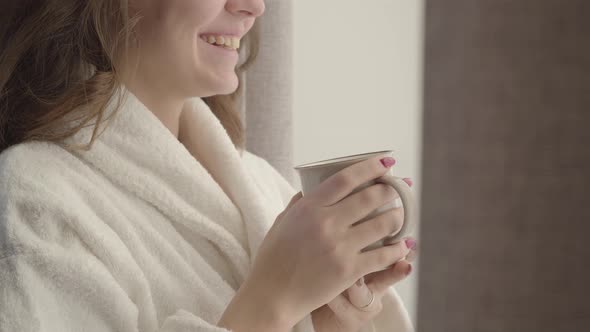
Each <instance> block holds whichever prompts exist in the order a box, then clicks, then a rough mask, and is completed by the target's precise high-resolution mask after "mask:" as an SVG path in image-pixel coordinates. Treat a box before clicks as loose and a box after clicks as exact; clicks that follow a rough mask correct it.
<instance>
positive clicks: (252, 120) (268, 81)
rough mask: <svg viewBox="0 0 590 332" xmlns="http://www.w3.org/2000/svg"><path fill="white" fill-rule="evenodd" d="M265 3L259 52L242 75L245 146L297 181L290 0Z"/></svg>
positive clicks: (293, 180) (290, 178)
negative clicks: (250, 66)
mask: <svg viewBox="0 0 590 332" xmlns="http://www.w3.org/2000/svg"><path fill="white" fill-rule="evenodd" d="M265 3H266V11H265V13H264V15H263V16H262V17H261V18H260V28H261V35H262V38H261V45H260V53H259V56H258V59H257V60H256V63H255V64H254V65H253V66H252V68H250V70H249V71H248V73H247V75H246V84H245V103H244V104H243V106H244V108H245V113H244V114H243V119H244V123H245V125H246V148H247V149H248V150H249V151H252V152H253V153H255V154H258V155H260V156H261V157H263V158H265V159H267V160H268V161H269V162H270V163H271V164H272V165H273V166H275V167H276V168H277V170H278V171H279V172H281V174H283V176H285V178H287V180H288V181H290V182H291V183H292V184H294V185H297V184H298V182H296V174H295V172H294V170H293V117H292V111H293V110H292V107H293V103H292V99H293V91H292V89H293V82H292V77H293V52H292V47H293V46H292V43H293V37H292V36H293V18H292V15H293V2H292V0H266V2H265Z"/></svg>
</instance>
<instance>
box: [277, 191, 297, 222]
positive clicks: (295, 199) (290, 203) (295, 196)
mask: <svg viewBox="0 0 590 332" xmlns="http://www.w3.org/2000/svg"><path fill="white" fill-rule="evenodd" d="M301 197H303V193H302V192H301V191H299V192H298V193H296V194H295V195H294V196H293V197H291V200H290V201H289V204H287V206H286V207H285V209H284V210H283V212H281V213H280V214H279V215H278V216H277V220H278V219H280V218H281V217H282V216H283V215H284V214H285V213H287V211H289V209H290V208H291V207H292V206H293V205H294V204H295V203H297V201H298V200H300V199H301Z"/></svg>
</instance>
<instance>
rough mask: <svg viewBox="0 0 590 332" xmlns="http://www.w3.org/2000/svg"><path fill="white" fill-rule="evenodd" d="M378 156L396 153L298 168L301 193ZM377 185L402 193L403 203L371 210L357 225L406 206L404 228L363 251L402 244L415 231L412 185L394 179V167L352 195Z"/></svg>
mask: <svg viewBox="0 0 590 332" xmlns="http://www.w3.org/2000/svg"><path fill="white" fill-rule="evenodd" d="M376 155H383V157H392V155H393V150H385V151H375V152H367V153H362V154H355V155H348V156H342V157H338V158H332V159H326V160H321V161H316V162H312V163H306V164H302V165H298V166H295V167H294V169H295V170H296V171H297V172H298V174H299V178H300V179H301V187H302V188H301V192H302V193H303V196H305V194H306V193H309V192H310V191H311V190H312V189H313V188H315V187H316V186H317V185H319V184H320V183H321V182H322V181H324V180H325V179H327V178H328V177H330V176H332V175H334V174H335V173H338V172H339V171H341V170H343V169H344V168H347V167H348V166H351V165H353V164H356V163H358V162H361V161H363V160H366V159H368V158H371V157H374V156H376ZM376 183H384V184H388V185H390V186H392V187H393V188H394V189H395V190H396V191H397V193H398V194H399V196H400V198H401V204H400V199H399V198H398V199H396V200H394V201H392V202H390V203H387V204H385V205H383V206H381V207H379V208H378V209H376V210H374V211H372V212H371V213H369V214H368V215H367V216H366V217H364V218H363V219H361V220H359V221H357V222H356V223H355V224H354V225H358V224H360V223H362V222H365V221H367V220H369V219H371V218H373V217H375V216H377V215H379V214H381V213H383V212H386V211H388V210H390V209H393V208H399V207H403V209H404V223H403V225H402V228H401V229H400V230H399V231H398V232H397V233H395V234H391V235H389V236H386V237H384V238H383V239H381V240H379V241H377V242H375V243H373V244H371V245H370V246H368V247H366V248H365V249H364V251H367V250H372V249H375V248H378V247H380V246H383V245H385V244H388V243H394V242H398V241H400V240H401V239H403V238H404V237H406V236H408V235H409V234H410V233H411V232H412V231H413V229H414V225H415V220H414V218H415V216H416V213H417V211H416V203H415V200H414V196H413V194H412V190H411V188H410V186H409V185H408V184H407V183H406V182H405V181H403V180H402V179H401V178H399V177H395V176H393V167H391V168H389V170H388V171H387V173H386V174H385V175H383V176H381V177H378V178H375V179H373V180H370V181H368V182H365V183H363V184H362V185H360V186H359V187H357V188H355V189H354V190H353V191H352V192H351V193H350V194H349V195H352V194H354V193H356V192H358V191H360V190H362V189H364V188H366V187H368V186H371V185H373V184H376Z"/></svg>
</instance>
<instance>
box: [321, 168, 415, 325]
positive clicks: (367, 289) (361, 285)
mask: <svg viewBox="0 0 590 332" xmlns="http://www.w3.org/2000/svg"><path fill="white" fill-rule="evenodd" d="M404 181H406V182H407V183H408V185H410V186H412V181H411V180H410V179H404ZM398 217H399V218H401V219H402V220H403V212H402V213H401V216H398ZM405 241H406V244H407V247H408V248H410V249H411V251H410V253H409V254H408V255H407V256H406V258H405V259H404V260H400V261H398V262H397V263H395V264H393V265H391V266H390V267H389V268H388V269H386V270H383V271H378V272H374V273H371V274H368V275H366V276H364V277H361V278H360V279H359V280H358V281H357V282H356V283H355V284H354V285H352V286H351V287H349V288H348V289H347V290H346V291H345V292H343V293H341V294H339V295H338V296H336V298H334V299H333V300H332V301H330V302H329V303H327V304H325V305H323V306H321V307H319V308H318V309H316V310H314V311H313V312H312V314H311V316H312V321H313V325H314V329H315V330H316V331H317V332H336V331H338V332H359V331H360V330H361V329H362V328H363V327H365V326H366V325H367V324H368V323H370V321H371V320H372V319H373V318H375V317H376V316H377V315H378V314H379V313H380V312H381V310H382V303H381V299H382V297H383V296H384V295H385V294H386V292H387V289H388V288H389V287H391V286H393V285H394V284H395V283H397V282H400V281H402V280H403V279H405V278H406V277H407V276H409V275H410V273H411V272H412V265H411V264H410V262H412V261H413V260H414V259H415V258H416V256H417V247H416V241H415V240H414V239H411V238H408V239H406V240H405Z"/></svg>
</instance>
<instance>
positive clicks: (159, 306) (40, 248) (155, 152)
mask: <svg viewBox="0 0 590 332" xmlns="http://www.w3.org/2000/svg"><path fill="white" fill-rule="evenodd" d="M113 105H114V101H113V102H112V103H111V104H110V106H109V108H108V109H107V112H111V111H112V110H113V109H114V107H113ZM187 105H188V107H187V108H186V109H188V111H191V112H195V113H194V119H196V120H195V123H194V124H193V127H194V130H196V131H198V135H199V137H202V139H201V140H198V142H193V143H194V144H193V145H192V147H191V151H189V150H187V148H186V147H185V145H183V144H182V143H181V142H179V141H178V140H177V138H176V137H175V136H174V135H172V133H171V132H170V131H169V130H168V129H167V128H166V127H165V126H164V125H163V124H162V122H160V121H159V120H158V118H157V117H156V116H155V115H154V114H153V113H152V112H150V111H149V110H148V109H147V108H146V107H145V106H144V105H143V104H142V103H141V102H140V101H139V100H138V99H137V98H136V97H135V96H134V95H133V94H129V98H127V99H126V100H125V102H124V104H123V109H122V110H121V112H120V113H118V115H117V116H116V117H114V119H113V121H112V122H111V123H110V125H109V126H107V127H106V130H105V131H104V133H103V134H102V135H101V136H100V137H99V138H98V139H97V141H95V143H94V145H93V147H92V149H91V150H90V151H82V152H76V153H70V152H68V150H66V149H64V148H62V147H60V146H59V145H57V144H53V143H48V142H29V143H24V144H19V145H17V146H13V147H11V148H10V149H8V150H6V151H4V152H3V153H2V154H1V155H0V294H1V296H0V331H2V332H9V331H10V332H13V331H14V332H25V331H52V332H53V331H55V332H66V331H72V332H74V331H75V332H79V331H89V332H91V331H121V332H132V331H142V332H143V331H150V332H151V331H162V332H163V331H167V332H180V331H183V332H189V331H193V332H194V331H207V332H213V331H225V332H227V331H228V330H227V329H224V328H220V327H217V326H216V323H217V322H218V321H219V319H220V317H221V315H222V313H223V312H224V310H225V308H226V306H227V305H228V304H229V302H230V300H231V299H232V297H233V296H234V294H235V293H236V290H237V289H238V287H239V286H240V284H241V283H242V282H243V281H244V280H245V278H246V277H247V275H248V272H249V270H250V266H251V263H252V257H254V256H255V254H256V250H257V248H258V246H259V245H260V243H261V241H262V240H263V238H264V236H265V234H266V231H267V230H268V229H269V228H270V226H271V225H272V223H273V222H274V220H275V218H276V216H277V215H278V214H279V213H280V212H281V211H283V209H284V207H285V206H286V205H287V203H288V202H289V200H290V199H291V197H292V196H293V195H294V194H295V193H296V192H297V191H298V190H296V189H295V188H293V187H292V186H291V185H290V184H289V183H288V182H287V181H286V180H285V178H283V177H282V176H281V175H280V173H278V171H277V170H276V169H274V168H273V167H272V166H271V165H270V164H269V163H268V162H267V161H266V160H264V159H262V158H260V157H258V156H256V155H254V154H252V153H250V152H248V151H244V152H243V154H242V155H241V154H240V153H239V152H238V151H237V150H236V149H235V147H234V145H233V144H232V142H231V140H230V138H229V136H228V134H227V132H226V131H225V129H224V127H223V126H222V125H221V123H220V122H219V120H218V119H217V118H216V117H215V116H214V114H213V113H212V112H211V110H210V109H209V107H208V106H207V105H206V104H205V103H204V102H203V101H202V100H201V99H200V98H193V99H191V100H190V101H189V102H188V104H187ZM107 114H110V113H107ZM101 128H102V127H101ZM91 129H92V128H91V127H88V128H85V129H83V130H82V131H81V132H79V133H78V134H77V135H75V136H74V137H72V138H70V139H68V142H70V143H80V144H82V143H85V142H88V139H89V138H90V133H91ZM302 245H303V244H302ZM383 302H384V309H383V311H382V313H381V314H380V315H379V316H378V317H377V318H376V319H375V320H374V321H373V323H372V325H373V326H372V327H373V330H375V331H378V332H385V331H388V332H390V331H393V332H395V331H400V332H406V331H411V330H412V326H411V323H410V320H409V318H408V314H407V312H406V310H405V308H404V306H403V304H402V302H401V301H400V298H399V297H398V295H397V294H396V292H395V290H394V289H393V288H391V289H390V291H389V293H388V294H387V295H386V296H385V298H384V299H383ZM313 330H314V329H313V325H312V323H311V318H310V316H309V315H308V316H306V317H305V319H304V320H303V321H301V322H300V323H299V324H298V325H296V327H295V328H294V331H301V332H303V331H306V332H307V331H313Z"/></svg>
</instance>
